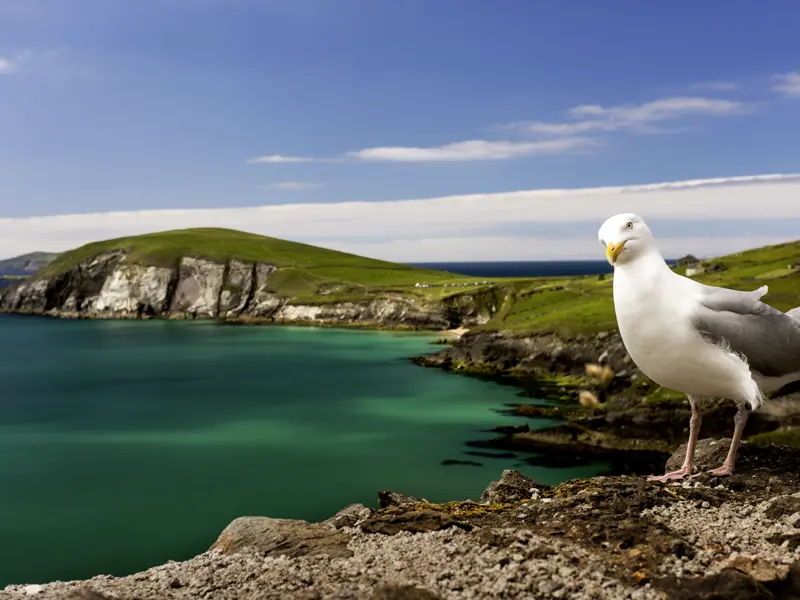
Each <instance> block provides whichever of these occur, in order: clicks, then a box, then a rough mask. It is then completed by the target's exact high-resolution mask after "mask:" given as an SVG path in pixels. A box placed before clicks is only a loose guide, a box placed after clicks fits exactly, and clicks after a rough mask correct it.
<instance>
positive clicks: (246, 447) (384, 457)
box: [0, 315, 600, 588]
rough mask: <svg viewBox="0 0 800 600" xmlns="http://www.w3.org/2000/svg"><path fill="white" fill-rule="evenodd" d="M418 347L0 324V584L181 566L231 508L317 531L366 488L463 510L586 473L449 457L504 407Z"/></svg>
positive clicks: (406, 339)
mask: <svg viewBox="0 0 800 600" xmlns="http://www.w3.org/2000/svg"><path fill="white" fill-rule="evenodd" d="M431 340H432V337H431V336H430V335H419V334H405V335H403V334H397V333H383V332H381V333H378V332H362V331H345V330H331V329H315V328H299V327H242V326H238V327H237V326H223V325H219V324H214V323H207V322H206V323H203V322H192V323H184V322H167V321H145V322H124V321H123V322H120V321H58V320H50V319H42V318H25V317H10V316H3V315H0V542H1V543H0V588H2V587H3V586H4V585H6V584H9V583H36V582H44V581H51V580H56V579H75V578H85V577H90V576H92V575H95V574H98V573H112V574H126V573H130V572H134V571H137V570H140V569H144V568H147V567H149V566H152V565H156V564H159V563H162V562H165V561H166V560H170V559H172V560H181V559H185V558H188V557H190V556H193V555H195V554H197V553H199V552H202V551H204V550H205V549H207V548H208V546H209V545H210V544H211V543H213V541H214V539H215V538H216V536H217V534H218V533H219V532H220V531H221V530H222V529H223V528H224V527H225V526H226V525H227V524H228V523H229V522H230V521H231V520H232V519H234V518H236V517H238V516H243V515H266V516H271V517H289V518H300V519H309V520H320V519H324V518H327V517H328V516H330V515H332V514H333V513H334V512H336V511H337V510H338V509H339V508H341V507H343V506H344V505H346V504H349V503H351V502H363V503H365V504H368V505H374V504H375V501H376V491H377V490H378V489H381V488H390V489H395V490H399V491H403V492H405V493H409V494H418V495H424V496H425V497H427V498H429V499H431V500H433V501H443V500H452V499H462V498H473V499H477V498H478V497H479V495H480V493H481V491H482V490H483V489H484V488H485V487H486V485H487V484H488V482H489V481H491V480H493V479H497V477H498V476H499V475H500V472H501V471H502V469H504V468H512V467H516V468H520V469H521V470H522V471H524V472H526V473H527V474H528V475H530V476H532V477H534V478H535V479H538V480H540V481H542V482H545V483H556V482H559V481H562V480H565V479H569V478H572V477H581V476H586V475H590V474H593V473H595V472H597V471H598V469H599V468H600V466H598V465H589V466H583V467H580V468H577V467H573V468H567V469H565V468H560V469H553V468H549V469H548V468H544V467H536V466H532V465H526V464H523V463H521V461H520V459H519V458H512V457H510V456H507V457H505V458H496V457H495V458H488V457H484V456H478V457H476V456H475V455H473V454H467V452H469V451H470V448H469V447H467V446H466V445H465V444H466V442H468V441H474V440H482V439H488V438H490V437H492V436H493V435H495V434H492V433H488V432H487V431H486V429H488V428H491V427H495V426H498V425H504V424H516V423H519V422H520V421H519V419H512V418H509V417H507V416H504V415H502V414H499V413H498V412H497V410H498V409H501V408H503V407H504V405H505V404H509V403H518V402H519V401H520V399H519V398H518V397H517V392H516V390H515V389H514V388H511V387H508V386H502V385H500V384H497V383H493V382H490V381H483V380H478V379H473V378H468V377H464V376H459V375H453V374H448V373H445V372H442V371H439V370H434V369H424V368H421V367H418V366H416V365H413V364H411V363H410V362H409V361H408V360H407V358H408V357H410V356H414V355H418V354H422V353H427V352H431V351H434V350H436V347H434V346H431V345H430V342H431ZM547 424H548V422H546V421H542V422H539V423H538V425H541V426H545V425H547ZM445 460H469V461H476V462H478V463H480V466H476V465H443V464H442V461H445Z"/></svg>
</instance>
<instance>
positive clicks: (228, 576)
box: [0, 439, 800, 600]
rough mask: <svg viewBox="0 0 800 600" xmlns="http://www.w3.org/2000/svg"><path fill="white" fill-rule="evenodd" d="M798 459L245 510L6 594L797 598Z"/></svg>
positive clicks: (750, 451) (721, 445)
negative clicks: (320, 515) (301, 510)
mask: <svg viewBox="0 0 800 600" xmlns="http://www.w3.org/2000/svg"><path fill="white" fill-rule="evenodd" d="M729 442H730V440H713V439H704V440H701V441H700V443H699V445H698V450H697V462H698V467H699V468H700V469H702V470H706V469H708V468H709V467H711V466H715V465H717V464H719V462H720V461H721V460H722V458H723V456H724V454H725V452H726V450H727V447H728V444H729ZM684 451H685V448H681V449H680V450H679V451H678V452H676V454H675V455H674V456H672V457H671V458H670V459H669V461H668V464H669V465H670V466H675V465H677V464H680V462H681V461H682V459H683V452H684ZM798 467H800V451H798V450H797V449H792V448H784V447H772V448H757V447H753V446H751V445H750V444H747V443H745V444H744V445H743V447H742V450H741V454H740V458H739V462H738V464H737V472H736V473H735V474H734V475H732V476H731V477H728V478H725V479H723V480H720V479H714V478H710V477H709V476H707V475H702V474H701V475H698V476H697V477H696V478H695V479H694V480H693V481H686V482H682V483H673V484H669V485H664V484H658V483H653V482H649V481H646V480H644V479H642V478H637V477H630V476H619V477H596V478H593V479H585V480H576V481H569V482H566V483H563V484H561V485H559V486H556V487H548V486H546V485H542V484H540V483H537V482H535V481H533V480H531V479H529V478H527V477H526V476H524V475H523V474H522V473H519V472H518V471H504V472H503V474H502V477H501V478H500V479H499V481H496V482H492V483H491V484H490V485H489V486H488V487H487V488H486V490H485V491H484V492H483V493H482V494H480V497H479V498H477V497H476V499H475V500H463V501H454V502H446V503H431V502H428V501H427V500H425V499H421V498H414V497H410V496H406V495H404V494H401V493H396V492H391V491H387V490H382V491H380V492H378V502H377V507H374V508H373V507H366V506H363V505H350V506H348V507H346V508H344V509H343V510H341V511H340V512H339V513H337V514H336V515H334V516H332V517H331V518H330V519H327V520H326V521H323V522H321V523H308V522H305V521H299V520H289V519H272V518H268V517H260V516H250V517H240V518H238V519H236V520H234V521H233V522H232V523H231V524H230V525H229V526H228V527H227V528H225V530H224V531H223V532H222V533H221V534H220V535H219V537H218V538H217V540H216V541H215V542H213V544H212V543H211V540H209V543H210V545H211V547H210V549H209V550H208V551H207V552H205V553H203V554H200V555H199V556H197V557H195V558H192V559H190V560H187V561H184V562H170V563H168V564H165V565H161V566H157V567H153V568H152V569H149V570H148V571H145V572H142V573H136V574H133V575H130V576H127V577H110V576H102V575H101V576H98V577H95V578H93V579H90V580H88V581H73V582H55V583H51V584H45V585H37V584H33V585H16V586H9V587H7V588H6V589H5V590H0V600H16V599H18V598H39V599H41V600H50V599H56V598H58V599H72V600H81V599H82V600H128V599H133V598H142V599H148V598H153V599H156V598H158V599H164V600H167V599H176V600H177V599H179V598H219V599H220V600H224V599H228V600H234V599H236V600H244V599H251V598H252V599H255V598H259V599H262V598H263V599H270V598H275V599H276V600H277V599H280V600H311V599H322V598H326V599H328V598H330V599H338V600H354V599H361V598H363V599H365V600H450V599H452V600H456V599H459V598H509V599H516V598H519V599H523V598H525V599H531V600H536V599H548V600H549V599H553V598H576V599H581V598H587V599H589V598H591V599H598V600H606V599H607V600H618V599H621V598H631V599H638V600H684V599H686V600H688V599H691V598H714V599H716V600H739V599H743V598H748V599H751V600H768V599H774V598H798V597H800V534H798V526H800V479H799V478H798Z"/></svg>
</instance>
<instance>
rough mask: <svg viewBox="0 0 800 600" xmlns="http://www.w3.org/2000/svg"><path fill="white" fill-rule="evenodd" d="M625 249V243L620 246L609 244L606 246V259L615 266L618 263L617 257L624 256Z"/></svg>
mask: <svg viewBox="0 0 800 600" xmlns="http://www.w3.org/2000/svg"><path fill="white" fill-rule="evenodd" d="M624 247H625V242H620V243H619V244H613V243H611V244H609V245H608V246H606V258H607V259H608V262H609V263H610V264H612V265H613V264H614V263H615V262H617V257H619V255H620V254H622V249H623V248H624Z"/></svg>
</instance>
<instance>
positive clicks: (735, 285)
mask: <svg viewBox="0 0 800 600" xmlns="http://www.w3.org/2000/svg"><path fill="white" fill-rule="evenodd" d="M702 264H703V265H704V266H705V267H706V268H707V271H706V273H704V274H702V275H699V276H697V277H694V279H696V280H697V281H701V282H703V283H706V284H709V285H717V286H722V287H728V288H732V289H741V290H753V289H756V288H758V287H761V286H762V285H765V284H766V285H768V286H769V293H768V294H767V296H765V297H764V298H763V300H764V301H765V302H767V303H768V304H771V305H773V306H775V307H776V308H779V309H781V310H788V309H790V308H794V307H795V306H800V268H799V267H800V241H798V242H791V243H788V244H781V245H778V246H767V247H764V248H758V249H754V250H748V251H746V252H741V253H737V254H731V255H729V256H723V257H720V258H713V259H709V260H704V261H702ZM712 265H718V266H719V268H720V269H721V270H719V271H710V270H708V267H710V266H712ZM678 272H679V273H681V274H683V272H684V269H682V268H681V269H678ZM612 284H613V276H606V277H605V278H604V279H599V278H598V277H597V276H596V275H595V276H586V277H563V278H549V279H529V280H521V281H515V282H512V283H509V284H503V287H504V288H505V289H506V290H507V291H506V293H507V295H508V299H507V301H506V302H505V305H504V309H503V310H502V311H500V312H499V313H498V314H497V315H495V317H494V318H493V319H492V320H491V321H490V322H489V323H488V324H487V325H486V326H484V328H486V329H502V330H511V331H519V332H528V331H550V332H557V333H562V334H564V335H575V334H580V333H594V332H597V331H603V330H609V329H613V328H614V327H615V323H616V320H615V317H614V305H613V300H612Z"/></svg>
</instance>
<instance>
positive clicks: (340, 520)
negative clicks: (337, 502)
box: [322, 504, 374, 529]
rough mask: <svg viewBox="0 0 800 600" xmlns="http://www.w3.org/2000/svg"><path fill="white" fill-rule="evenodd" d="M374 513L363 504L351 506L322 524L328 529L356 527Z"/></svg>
mask: <svg viewBox="0 0 800 600" xmlns="http://www.w3.org/2000/svg"><path fill="white" fill-rule="evenodd" d="M373 512H374V511H373V510H372V509H371V508H368V507H366V506H364V505H363V504H349V505H347V506H345V507H344V508H343V509H342V510H340V511H339V512H337V513H336V514H335V515H333V516H332V517H331V518H330V519H326V520H325V521H323V522H322V524H323V525H325V526H326V527H330V528H332V529H341V528H342V527H355V526H357V525H358V524H360V523H362V522H363V521H364V520H366V519H368V518H369V517H370V516H372V513H373Z"/></svg>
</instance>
